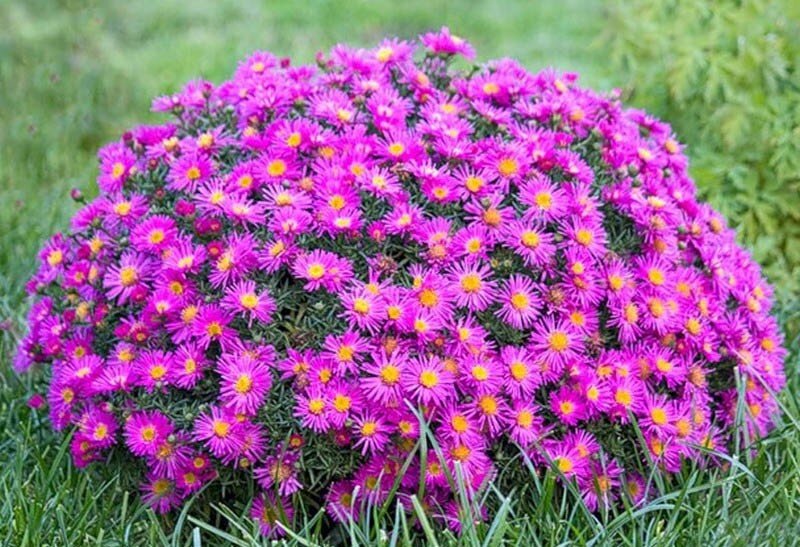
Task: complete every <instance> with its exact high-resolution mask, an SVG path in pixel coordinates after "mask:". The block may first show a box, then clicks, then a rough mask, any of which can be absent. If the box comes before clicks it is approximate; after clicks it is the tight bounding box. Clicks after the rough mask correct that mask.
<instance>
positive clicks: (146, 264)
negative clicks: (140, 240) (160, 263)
mask: <svg viewBox="0 0 800 547" xmlns="http://www.w3.org/2000/svg"><path fill="white" fill-rule="evenodd" d="M154 267H155V266H154V264H153V263H152V262H151V261H150V260H149V259H147V258H145V257H144V256H142V255H140V254H136V253H133V252H130V251H129V252H126V253H125V254H123V255H122V257H121V258H120V260H119V264H118V265H116V266H114V267H112V268H109V269H108V271H106V274H105V277H104V278H103V286H104V287H105V288H106V296H108V297H109V298H114V299H116V300H117V302H119V303H120V304H125V303H126V302H127V301H128V300H129V299H130V298H131V296H133V295H134V294H135V293H136V291H137V290H141V289H142V288H145V287H146V285H145V284H146V283H147V282H148V281H149V280H150V279H151V275H152V272H153V269H154Z"/></svg>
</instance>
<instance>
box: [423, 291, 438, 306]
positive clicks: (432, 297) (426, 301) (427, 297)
mask: <svg viewBox="0 0 800 547" xmlns="http://www.w3.org/2000/svg"><path fill="white" fill-rule="evenodd" d="M419 303H420V304H422V305H423V306H425V307H426V308H432V307H433V306H435V305H436V304H438V303H439V295H438V294H436V291H434V290H432V289H423V290H422V291H421V292H420V293H419Z"/></svg>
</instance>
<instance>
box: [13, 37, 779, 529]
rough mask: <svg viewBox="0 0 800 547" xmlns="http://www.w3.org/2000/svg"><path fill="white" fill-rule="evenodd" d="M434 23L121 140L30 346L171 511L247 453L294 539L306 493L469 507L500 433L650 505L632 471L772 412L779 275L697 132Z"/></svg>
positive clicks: (81, 420)
mask: <svg viewBox="0 0 800 547" xmlns="http://www.w3.org/2000/svg"><path fill="white" fill-rule="evenodd" d="M419 42H420V44H421V47H420V50H421V51H419V52H416V53H417V54H416V55H415V48H416V47H417V46H418V45H419V44H414V43H411V42H405V41H402V40H397V39H387V40H384V41H383V42H382V43H380V44H379V45H378V46H377V47H374V48H351V47H347V46H344V45H339V46H336V47H334V48H333V49H332V50H331V51H330V52H329V53H327V54H320V55H319V56H318V57H317V59H316V63H315V64H314V65H293V64H292V63H291V62H290V60H288V59H279V58H278V57H276V56H274V55H272V54H270V53H268V52H256V53H255V54H253V55H252V56H250V57H249V58H248V59H246V60H244V61H243V62H242V63H241V64H240V65H239V66H238V67H237V69H236V71H235V73H234V75H233V77H232V79H230V80H229V81H227V82H223V83H221V84H220V85H219V86H217V85H214V84H212V83H210V82H207V81H204V80H195V81H192V82H189V83H188V84H187V85H186V86H184V87H183V88H182V89H180V90H179V91H178V92H176V93H173V94H171V95H168V96H164V97H159V98H158V99H156V100H155V101H154V102H153V109H154V110H155V111H157V112H163V113H169V114H171V115H172V116H174V119H173V120H172V121H171V122H169V123H164V124H161V125H155V126H140V127H136V128H133V129H132V130H131V131H129V132H128V133H126V134H125V136H124V137H123V138H122V139H120V140H118V141H116V142H114V143H111V144H109V145H108V146H106V147H104V148H103V149H102V150H101V151H100V153H99V159H100V166H99V176H98V186H99V190H100V191H99V195H98V196H97V198H96V199H94V200H90V201H88V202H82V204H81V209H80V210H79V211H78V212H77V213H76V214H75V216H74V217H73V219H72V221H71V222H70V225H69V231H68V232H66V233H64V234H57V235H55V236H54V237H52V238H51V239H50V240H48V241H47V242H46V243H45V245H44V246H43V248H42V250H41V251H40V253H39V255H38V257H37V258H38V261H37V268H38V269H37V271H36V273H35V274H34V275H33V276H32V278H31V280H30V281H29V283H28V284H27V285H26V290H27V292H28V293H29V294H30V295H31V298H32V300H33V302H32V305H31V310H30V313H29V316H28V319H27V323H28V330H27V332H26V333H25V334H24V335H23V336H22V339H21V340H20V343H19V346H18V350H17V353H16V355H15V356H14V358H13V366H14V368H15V370H17V371H20V372H22V371H25V370H28V369H35V370H39V369H44V372H45V374H44V375H43V377H44V378H49V379H50V380H49V388H48V391H47V394H46V403H47V408H48V416H49V419H50V421H51V423H52V426H53V428H54V429H56V430H58V431H73V432H74V433H73V438H72V441H71V442H70V444H69V452H70V455H71V457H72V460H73V462H74V464H75V465H76V466H77V467H79V468H84V467H87V466H90V465H95V466H97V465H104V464H106V463H107V462H109V461H114V462H116V461H118V460H119V461H120V462H127V460H126V458H134V459H135V465H128V464H127V463H123V464H121V465H120V467H119V469H118V470H117V471H118V472H119V473H120V474H121V476H122V477H123V478H124V479H125V480H127V479H128V478H130V477H129V474H131V473H139V474H140V475H141V476H140V477H139V479H140V481H141V484H142V486H141V490H142V497H143V499H144V500H145V501H146V502H147V503H148V504H149V505H150V506H151V507H153V508H154V509H155V510H156V511H159V512H164V511H169V510H171V509H175V508H178V507H180V506H181V505H182V504H183V503H184V501H185V499H186V498H188V497H189V496H190V495H192V494H194V493H196V492H198V491H200V490H201V489H202V488H203V487H204V486H205V485H208V484H209V482H211V481H214V480H215V478H216V477H217V476H218V475H217V474H218V473H219V476H220V478H221V479H222V480H221V482H220V484H221V485H222V486H223V487H224V488H225V490H226V492H228V493H230V495H231V496H232V497H233V498H236V499H235V500H234V501H235V502H236V503H234V504H232V505H231V507H246V506H247V504H248V503H252V513H251V514H252V516H253V518H254V519H256V521H257V522H258V523H259V525H260V528H261V531H262V532H263V533H264V534H265V535H268V536H271V537H277V536H279V535H280V534H281V533H282V532H283V528H282V526H286V527H287V528H291V526H292V524H293V523H292V517H293V511H294V510H295V506H294V504H296V503H299V500H302V501H303V505H304V507H320V508H322V507H323V506H324V511H325V513H326V514H327V515H328V516H329V517H330V519H332V520H333V521H335V522H340V523H346V525H347V524H349V523H350V521H351V519H353V520H355V519H357V518H360V515H362V514H367V513H369V512H371V511H372V510H373V509H374V508H375V507H374V505H375V504H383V503H384V502H386V501H387V500H389V499H390V494H395V495H396V497H395V498H393V499H394V500H399V501H401V502H402V503H403V504H404V506H405V507H406V509H407V508H408V507H410V506H411V505H410V502H411V500H410V496H412V495H415V494H418V493H419V486H420V484H421V483H422V484H424V485H426V488H425V492H424V496H423V497H422V498H421V499H420V500H419V501H420V503H422V504H423V507H424V508H425V511H426V513H428V515H429V517H430V520H431V522H433V523H436V524H437V525H438V524H441V525H446V526H448V527H450V528H451V529H454V530H456V531H459V530H460V529H461V520H462V519H463V517H464V515H460V514H459V511H460V510H461V508H462V507H463V501H464V500H461V499H460V496H461V495H462V494H463V495H464V496H466V497H467V501H472V502H478V501H479V500H482V499H483V498H484V497H485V495H486V493H487V489H488V488H489V484H490V483H491V482H492V481H493V480H494V479H495V477H496V476H497V475H498V473H499V472H500V469H498V465H497V464H498V462H497V461H496V458H497V457H498V456H503V461H502V465H503V467H506V466H511V467H513V466H518V465H523V460H524V465H530V466H531V467H532V468H533V470H534V471H535V472H537V473H544V472H547V471H548V470H550V471H551V472H554V473H555V476H556V477H557V480H558V481H559V483H560V486H559V488H561V487H565V485H564V481H569V482H570V483H571V484H572V485H573V486H574V487H576V488H577V489H578V491H579V492H580V495H581V496H582V498H583V500H584V503H585V504H586V505H587V507H588V508H590V509H591V510H598V511H604V510H606V509H608V510H609V511H612V512H613V511H615V510H617V508H619V507H620V506H621V505H622V504H623V503H625V502H627V501H630V503H631V504H632V505H636V504H639V503H641V502H642V501H643V500H644V498H645V492H646V487H645V483H644V480H643V479H642V478H641V477H640V476H639V475H637V474H636V473H635V472H634V470H635V469H652V470H653V473H654V474H658V475H662V478H664V481H663V483H664V484H671V482H672V481H670V480H669V475H671V474H674V473H678V472H680V471H681V469H683V468H684V464H685V462H692V463H695V464H697V465H699V466H716V465H720V464H722V463H723V458H721V457H720V456H719V454H724V453H726V452H728V453H731V452H732V450H733V449H734V448H736V447H744V445H745V443H744V442H743V441H749V440H759V439H762V438H763V437H764V436H765V435H767V434H768V433H769V431H770V430H771V429H772V428H773V427H774V426H775V423H776V421H777V420H778V416H779V410H780V409H779V405H778V402H777V398H776V397H775V396H774V394H775V393H776V392H778V391H780V390H781V389H782V388H783V387H784V386H785V384H786V377H785V373H784V367H783V363H784V359H785V357H786V349H785V348H784V341H783V339H782V335H781V328H780V325H779V323H778V321H777V320H776V319H775V318H774V317H773V316H771V315H770V313H771V311H770V310H771V306H772V302H773V299H774V297H773V291H772V289H771V288H770V286H769V285H768V284H767V282H766V281H765V280H764V278H763V276H762V275H761V272H760V270H759V268H758V266H757V265H756V264H755V263H754V262H753V260H752V258H751V257H750V255H749V253H748V252H747V251H745V250H744V249H742V248H740V247H739V246H738V245H737V244H736V240H735V233H734V232H733V231H732V230H731V229H729V228H728V227H727V226H726V224H725V220H724V219H723V218H722V216H721V215H719V214H718V213H716V212H715V211H713V209H711V208H710V207H709V206H707V205H705V204H703V203H701V202H698V200H697V197H696V196H697V190H696V188H695V187H694V184H693V183H692V181H691V178H690V177H689V174H688V172H687V163H688V162H687V160H686V157H685V155H684V154H683V153H682V146H681V145H680V144H679V143H678V141H677V138H676V137H675V136H674V135H673V134H672V131H671V129H670V127H669V126H668V125H666V124H664V123H663V122H660V121H658V120H656V119H654V118H652V117H650V116H648V115H647V114H646V113H644V112H641V111H638V110H629V109H625V108H624V107H623V106H622V104H621V102H620V101H619V97H618V96H617V95H616V94H614V93H612V94H608V95H600V94H597V93H595V92H592V91H591V90H587V89H583V88H581V87H579V85H578V81H577V75H575V74H570V73H558V72H556V71H555V70H550V69H548V70H545V71H542V72H539V73H537V74H532V73H529V72H528V71H527V70H525V68H524V67H523V66H521V65H520V64H519V63H518V62H516V61H513V60H511V59H500V60H497V61H493V62H491V63H489V64H486V65H482V66H477V67H474V69H470V70H469V71H461V70H459V69H457V68H454V67H453V66H452V65H451V61H452V60H453V57H454V56H456V55H461V56H464V57H466V58H472V57H473V55H474V51H473V49H472V48H471V46H470V45H469V44H468V43H467V42H465V41H464V40H463V39H461V38H459V37H458V36H455V35H453V34H452V33H450V31H449V30H448V29H447V28H442V29H441V30H440V31H438V32H432V33H428V34H425V35H424V36H422V37H421V38H420V40H419ZM91 195H93V193H92V192H86V196H91ZM74 197H75V198H76V199H81V200H83V199H84V197H83V196H79V195H78V194H77V193H75V194H74ZM273 369H274V371H273ZM737 380H738V381H737ZM156 409H157V410H156ZM591 432H593V433H591ZM122 440H124V443H123V442H120V441H122ZM422 440H424V441H425V443H426V446H427V447H428V448H427V453H420V452H421V451H420V450H417V449H416V448H415V447H418V446H419V444H417V443H418V442H420V443H421V442H422ZM642 443H644V444H643V445H642ZM512 446H518V447H520V448H521V449H522V450H523V451H524V454H525V455H526V456H527V457H526V458H513V457H512V458H510V459H509V458H508V456H509V452H508V450H509V448H511V447H512ZM631 446H640V447H641V448H643V449H642V450H638V451H637V450H628V449H629V448H630V447H631ZM434 447H435V448H434ZM749 448H750V447H746V448H745V449H749ZM620 449H621V450H623V451H625V457H624V458H619V457H615V456H614V454H617V453H618V451H619V450H620ZM112 450H113V451H114V452H113V459H112V460H109V457H110V456H111V454H112V452H111V451H112ZM126 454H127V456H126ZM118 456H119V458H118ZM423 456H424V457H423ZM324 462H336V465H337V468H336V469H329V468H326V466H325V463H324ZM508 470H509V472H511V473H514V472H515V471H514V469H512V468H509V469H508ZM517 471H518V470H517ZM457 472H458V473H460V474H461V477H462V478H463V479H464V484H463V486H464V489H463V492H461V491H459V492H453V491H452V488H451V486H452V483H451V481H450V480H448V478H449V477H453V476H455V474H456V473H457ZM247 476H253V477H255V479H256V480H257V481H258V484H259V485H260V486H261V487H262V488H263V489H264V490H265V491H264V492H262V493H260V494H257V495H256V496H254V497H253V496H248V494H249V492H251V490H250V489H248V488H243V487H242V486H243V485H244V482H242V481H245V480H246V478H247ZM226 495H227V494H226ZM203 499H204V498H203V497H201V498H198V502H200V500H203ZM298 507H299V505H298ZM391 510H392V511H393V510H394V509H391ZM471 513H474V514H470V515H469V517H470V518H473V519H474V520H475V521H476V522H477V521H481V520H486V519H489V518H490V517H492V515H490V514H488V511H481V510H477V509H476V510H474V511H472V512H471ZM460 517H461V518H460ZM323 518H328V517H323ZM320 525H321V526H322V527H323V528H322V529H325V530H327V529H329V528H330V526H329V525H330V523H324V522H321V523H320ZM334 533H336V532H334Z"/></svg>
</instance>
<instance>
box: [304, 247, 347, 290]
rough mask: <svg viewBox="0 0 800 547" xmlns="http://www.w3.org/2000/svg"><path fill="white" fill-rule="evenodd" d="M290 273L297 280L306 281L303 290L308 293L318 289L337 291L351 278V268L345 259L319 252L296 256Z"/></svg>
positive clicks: (329, 253)
mask: <svg viewBox="0 0 800 547" xmlns="http://www.w3.org/2000/svg"><path fill="white" fill-rule="evenodd" d="M292 271H293V273H294V274H295V275H296V276H297V277H298V278H300V279H304V280H306V284H305V289H306V290H309V291H315V290H317V289H319V288H325V289H326V290H329V291H334V290H338V289H339V288H341V287H342V286H343V284H344V283H345V282H346V281H348V280H349V279H350V277H352V267H351V266H350V264H349V262H348V261H347V260H346V259H343V258H340V257H339V256H338V255H336V254H334V253H331V252H327V251H320V250H315V251H312V252H310V253H308V254H303V255H300V256H298V257H297V260H296V261H295V263H294V266H293V268H292Z"/></svg>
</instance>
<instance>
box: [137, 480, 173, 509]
mask: <svg viewBox="0 0 800 547" xmlns="http://www.w3.org/2000/svg"><path fill="white" fill-rule="evenodd" d="M141 490H142V493H143V494H144V495H143V496H142V500H143V501H144V502H145V503H146V504H147V505H148V506H149V507H150V508H151V509H153V510H154V511H156V512H157V513H166V512H168V511H169V510H170V509H172V508H173V507H175V506H176V505H178V503H180V500H181V496H180V493H179V491H178V489H177V487H176V484H175V481H174V480H173V479H171V478H169V477H165V476H162V475H157V474H155V473H151V474H149V475H148V477H147V480H146V482H145V483H144V484H142V487H141Z"/></svg>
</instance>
